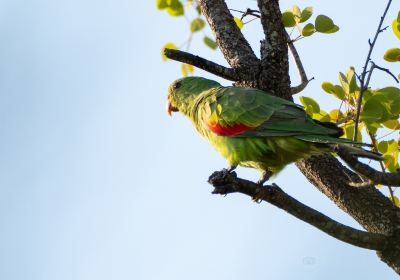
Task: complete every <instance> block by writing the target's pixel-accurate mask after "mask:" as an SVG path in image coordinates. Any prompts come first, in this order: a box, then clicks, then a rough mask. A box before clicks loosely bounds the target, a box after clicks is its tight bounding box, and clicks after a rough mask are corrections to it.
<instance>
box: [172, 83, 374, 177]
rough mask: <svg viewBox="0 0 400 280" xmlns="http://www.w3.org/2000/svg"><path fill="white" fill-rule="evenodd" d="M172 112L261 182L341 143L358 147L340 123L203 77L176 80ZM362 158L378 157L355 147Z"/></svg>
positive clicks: (264, 94)
mask: <svg viewBox="0 0 400 280" xmlns="http://www.w3.org/2000/svg"><path fill="white" fill-rule="evenodd" d="M167 111H168V113H169V114H170V115H171V112H178V111H179V112H181V113H182V114H184V115H185V116H186V117H188V118H189V119H190V120H191V121H192V123H193V125H194V127H195V128H196V130H197V131H198V132H199V133H200V134H201V135H202V136H203V137H204V138H205V139H206V140H208V142H209V143H210V144H211V145H212V146H214V147H215V148H216V149H217V150H218V152H219V153H220V154H221V155H222V156H223V157H224V158H226V159H227V160H228V162H229V165H230V167H229V169H227V170H226V171H227V172H231V171H233V170H234V169H235V168H236V167H237V166H238V165H240V166H244V167H251V168H255V169H257V170H259V171H261V172H262V176H261V178H260V180H259V181H258V183H259V184H263V183H264V182H266V181H267V180H268V179H269V178H270V177H271V176H273V175H276V174H277V173H278V172H279V171H281V170H282V169H283V168H284V167H285V166H286V165H288V164H289V163H292V162H296V161H298V160H300V159H304V158H307V157H310V156H312V155H321V154H323V153H327V152H333V151H334V146H335V145H337V144H358V145H361V143H354V142H353V141H350V140H348V139H343V138H339V137H340V136H342V135H343V131H342V129H341V128H339V127H337V126H336V124H334V123H329V122H319V121H317V120H314V119H312V118H310V117H309V116H308V115H307V114H306V112H305V111H304V109H303V107H302V106H300V105H297V104H295V103H293V102H291V101H288V100H285V99H282V98H279V97H276V96H273V95H271V94H269V93H267V92H265V91H261V90H257V89H253V88H240V87H223V86H221V85H220V84H219V83H218V82H216V81H212V80H208V79H205V78H201V77H186V78H181V79H178V80H176V81H174V82H173V83H172V84H171V85H170V86H169V88H168V104H167ZM350 147H351V148H350ZM349 148H350V149H351V150H352V151H354V154H356V155H358V156H363V157H368V158H373V159H377V154H375V153H373V152H368V151H365V150H363V149H361V148H358V147H354V146H350V145H349Z"/></svg>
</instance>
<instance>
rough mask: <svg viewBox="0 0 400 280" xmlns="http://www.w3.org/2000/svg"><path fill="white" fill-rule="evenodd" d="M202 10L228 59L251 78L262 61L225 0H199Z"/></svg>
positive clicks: (232, 65)
mask: <svg viewBox="0 0 400 280" xmlns="http://www.w3.org/2000/svg"><path fill="white" fill-rule="evenodd" d="M198 4H199V5H200V7H201V11H202V13H203V15H204V16H205V18H206V19H207V21H208V24H209V25H210V27H211V30H212V31H213V33H214V35H215V38H216V41H217V43H218V46H219V47H220V49H221V51H222V54H223V55H224V57H225V59H226V61H227V62H228V63H229V65H230V66H231V67H232V68H234V69H240V70H241V73H242V74H247V75H248V76H249V78H248V79H249V80H250V79H251V78H253V79H254V77H255V75H256V74H257V73H258V69H259V64H260V61H259V59H258V58H257V56H256V55H255V54H254V52H253V50H252V49H251V47H250V44H249V43H248V42H247V40H246V39H245V38H244V36H243V34H242V32H241V31H240V29H239V27H238V26H237V25H236V23H235V21H234V20H233V16H232V15H231V13H230V12H229V9H228V7H227V5H226V3H225V1H223V0H198Z"/></svg>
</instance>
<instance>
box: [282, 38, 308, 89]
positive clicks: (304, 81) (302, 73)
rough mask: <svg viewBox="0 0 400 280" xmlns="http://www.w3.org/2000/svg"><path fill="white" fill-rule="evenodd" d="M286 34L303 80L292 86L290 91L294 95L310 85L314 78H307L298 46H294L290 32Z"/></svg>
mask: <svg viewBox="0 0 400 280" xmlns="http://www.w3.org/2000/svg"><path fill="white" fill-rule="evenodd" d="M286 36H287V40H288V46H289V49H290V52H291V53H292V55H293V58H294V62H295V63H296V67H297V70H298V71H299V75H300V80H301V83H300V85H298V86H296V87H291V88H290V91H291V93H292V95H294V94H297V93H299V92H301V91H303V90H304V89H305V88H306V86H307V85H308V83H309V82H310V81H311V80H312V79H313V78H312V79H311V80H309V79H308V78H307V74H306V70H304V67H303V63H302V62H301V59H300V55H299V53H298V52H297V49H296V47H295V46H294V42H293V40H292V39H290V36H289V34H287V32H286Z"/></svg>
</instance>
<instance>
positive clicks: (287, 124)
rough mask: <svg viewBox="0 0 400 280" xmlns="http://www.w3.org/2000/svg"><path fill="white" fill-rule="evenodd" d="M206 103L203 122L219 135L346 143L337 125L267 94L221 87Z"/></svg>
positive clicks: (202, 117)
mask: <svg viewBox="0 0 400 280" xmlns="http://www.w3.org/2000/svg"><path fill="white" fill-rule="evenodd" d="M204 104H205V106H204V107H203V111H202V113H201V119H202V121H203V123H204V124H205V125H206V126H207V127H208V129H209V130H211V131H212V132H214V133H216V134H218V135H223V136H230V137H269V136H298V137H296V138H299V139H302V140H305V141H310V142H322V143H335V142H340V143H343V141H342V140H344V139H338V138H337V137H338V136H339V135H340V132H341V129H340V128H337V127H336V126H335V125H334V124H329V125H328V124H324V123H320V122H318V121H314V120H312V119H311V118H309V117H308V116H307V114H306V112H305V111H304V110H303V108H302V107H301V106H300V105H297V104H295V103H293V102H290V101H288V100H285V99H282V98H279V97H275V96H273V95H271V94H269V93H266V92H264V91H260V90H256V89H249V88H238V87H219V88H215V89H212V93H210V94H208V97H207V98H206V100H205V102H204ZM320 136H321V137H320ZM335 140H336V141H335ZM350 142H351V141H350Z"/></svg>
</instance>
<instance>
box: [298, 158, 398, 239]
mask: <svg viewBox="0 0 400 280" xmlns="http://www.w3.org/2000/svg"><path fill="white" fill-rule="evenodd" d="M296 165H297V167H299V169H300V170H301V171H302V172H303V174H304V175H305V176H306V177H307V179H308V180H309V181H310V182H311V183H312V184H313V185H314V186H316V187H317V188H318V189H319V190H320V191H321V192H322V193H324V194H325V195H326V196H327V197H329V198H330V199H331V200H332V201H334V202H335V204H336V205H337V206H338V207H339V208H341V209H342V210H343V211H344V212H346V213H348V214H349V215H351V216H352V217H353V218H354V219H355V220H356V221H357V222H358V223H359V224H360V225H361V226H363V227H364V228H365V229H366V230H367V231H369V232H374V233H381V234H386V235H391V234H393V233H394V231H397V230H400V224H399V225H394V224H393V223H392V221H397V220H398V218H399V217H400V209H399V208H398V207H396V206H394V205H393V203H392V202H391V201H390V200H389V199H387V197H386V196H384V195H383V194H382V193H381V192H380V191H379V190H377V189H376V188H375V187H372V186H370V187H364V188H355V187H353V186H351V185H350V183H360V182H362V181H361V179H360V177H359V176H358V175H357V174H355V173H353V172H352V171H350V170H348V169H347V168H346V167H344V166H343V165H342V164H341V163H340V162H339V161H338V160H337V159H336V158H334V157H333V156H331V155H328V154H326V155H323V156H313V157H310V158H308V159H306V160H302V161H299V162H297V163H296Z"/></svg>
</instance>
